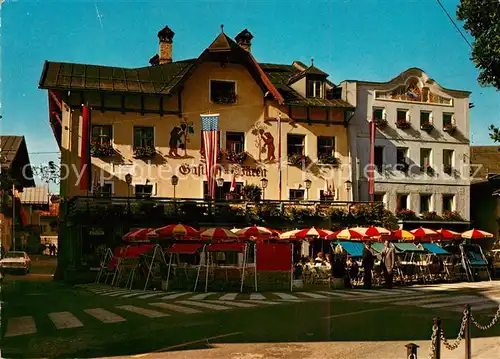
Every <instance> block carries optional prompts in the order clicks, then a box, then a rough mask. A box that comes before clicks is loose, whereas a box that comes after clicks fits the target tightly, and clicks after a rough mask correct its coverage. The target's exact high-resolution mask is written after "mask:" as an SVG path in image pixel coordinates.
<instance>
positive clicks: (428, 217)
mask: <svg viewBox="0 0 500 359" xmlns="http://www.w3.org/2000/svg"><path fill="white" fill-rule="evenodd" d="M422 219H423V220H424V221H442V220H443V218H442V217H441V216H440V215H438V214H437V213H436V212H424V213H422Z"/></svg>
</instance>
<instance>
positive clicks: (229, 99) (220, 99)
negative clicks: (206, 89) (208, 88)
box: [212, 93, 237, 105]
mask: <svg viewBox="0 0 500 359" xmlns="http://www.w3.org/2000/svg"><path fill="white" fill-rule="evenodd" d="M236 98H237V96H236V94H234V93H232V94H227V95H225V96H214V97H213V98H212V102H213V103H217V104H219V105H230V104H233V103H236Z"/></svg>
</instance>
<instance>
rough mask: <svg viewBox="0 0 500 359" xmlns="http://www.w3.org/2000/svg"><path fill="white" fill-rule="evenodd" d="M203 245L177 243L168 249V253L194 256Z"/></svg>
mask: <svg viewBox="0 0 500 359" xmlns="http://www.w3.org/2000/svg"><path fill="white" fill-rule="evenodd" d="M201 247H203V244H198V243H175V244H174V245H172V247H170V248H169V249H167V252H168V253H184V254H194V253H196V252H197V251H198V250H199V249H200V248H201Z"/></svg>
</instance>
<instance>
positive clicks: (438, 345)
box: [433, 317, 441, 359]
mask: <svg viewBox="0 0 500 359" xmlns="http://www.w3.org/2000/svg"><path fill="white" fill-rule="evenodd" d="M434 325H435V326H436V327H437V334H436V341H435V345H436V348H435V349H434V353H433V354H434V356H433V359H441V318H439V317H436V318H434Z"/></svg>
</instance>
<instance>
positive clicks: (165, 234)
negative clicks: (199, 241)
mask: <svg viewBox="0 0 500 359" xmlns="http://www.w3.org/2000/svg"><path fill="white" fill-rule="evenodd" d="M150 235H156V236H158V237H161V238H171V237H177V238H178V237H181V238H199V236H200V232H198V231H197V230H196V229H194V228H193V227H191V226H186V225H184V224H169V225H168V226H165V227H161V228H157V229H155V230H154V231H153V232H151V233H150Z"/></svg>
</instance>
